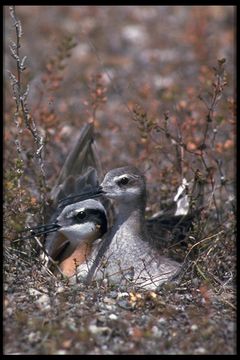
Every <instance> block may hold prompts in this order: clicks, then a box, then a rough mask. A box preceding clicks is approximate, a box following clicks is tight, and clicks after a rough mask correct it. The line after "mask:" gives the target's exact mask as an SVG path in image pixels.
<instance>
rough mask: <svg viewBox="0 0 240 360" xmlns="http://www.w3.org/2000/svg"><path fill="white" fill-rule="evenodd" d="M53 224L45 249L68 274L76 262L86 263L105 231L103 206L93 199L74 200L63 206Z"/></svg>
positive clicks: (75, 265) (72, 270)
mask: <svg viewBox="0 0 240 360" xmlns="http://www.w3.org/2000/svg"><path fill="white" fill-rule="evenodd" d="M56 224H57V226H58V229H57V230H56V232H55V234H54V237H53V238H52V240H51V242H48V243H50V244H51V246H49V247H48V249H47V253H48V255H49V256H50V257H51V259H53V260H55V261H57V262H58V263H59V267H60V269H61V271H62V273H63V274H64V275H66V276H69V277H71V276H73V275H74V274H75V271H76V267H77V266H79V265H80V264H82V263H87V260H88V257H89V256H90V254H91V252H92V250H93V248H94V247H96V245H97V242H96V240H97V239H101V237H102V236H103V235H104V233H105V232H106V231H107V214H106V210H105V208H104V207H103V205H102V204H101V203H100V202H99V201H96V200H94V199H88V200H85V201H81V202H77V203H75V204H72V205H67V206H66V207H65V208H64V209H63V211H62V212H61V213H60V215H58V217H57V219H56ZM95 242H96V244H95Z"/></svg>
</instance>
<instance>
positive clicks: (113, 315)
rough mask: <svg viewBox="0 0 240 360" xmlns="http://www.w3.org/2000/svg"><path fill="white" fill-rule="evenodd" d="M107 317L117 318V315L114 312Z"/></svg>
mask: <svg viewBox="0 0 240 360" xmlns="http://www.w3.org/2000/svg"><path fill="white" fill-rule="evenodd" d="M109 319H110V320H117V319H118V317H117V315H115V314H110V315H109Z"/></svg>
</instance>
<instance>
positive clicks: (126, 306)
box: [118, 300, 132, 310]
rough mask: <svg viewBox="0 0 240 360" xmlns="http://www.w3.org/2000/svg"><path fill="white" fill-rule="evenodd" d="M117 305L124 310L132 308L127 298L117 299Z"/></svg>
mask: <svg viewBox="0 0 240 360" xmlns="http://www.w3.org/2000/svg"><path fill="white" fill-rule="evenodd" d="M118 305H119V306H120V307H121V308H122V309H125V310H130V309H132V305H131V304H130V303H129V301H127V300H119V301H118Z"/></svg>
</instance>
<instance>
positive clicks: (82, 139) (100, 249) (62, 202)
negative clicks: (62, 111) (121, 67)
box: [28, 124, 196, 281]
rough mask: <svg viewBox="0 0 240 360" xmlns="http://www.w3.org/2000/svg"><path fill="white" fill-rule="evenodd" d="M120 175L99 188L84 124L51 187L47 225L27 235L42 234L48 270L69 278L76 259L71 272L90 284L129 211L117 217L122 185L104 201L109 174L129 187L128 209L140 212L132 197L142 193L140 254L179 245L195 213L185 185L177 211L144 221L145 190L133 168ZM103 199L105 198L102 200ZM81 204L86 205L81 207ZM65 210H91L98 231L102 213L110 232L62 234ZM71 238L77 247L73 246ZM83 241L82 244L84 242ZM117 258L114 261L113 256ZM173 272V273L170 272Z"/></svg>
mask: <svg viewBox="0 0 240 360" xmlns="http://www.w3.org/2000/svg"><path fill="white" fill-rule="evenodd" d="M122 169H123V168H121V169H120V170H121V171H123V170H122ZM120 170H119V169H113V170H111V171H110V172H109V173H108V174H106V176H105V178H104V181H103V182H102V184H101V185H102V186H99V183H100V178H101V177H102V168H101V162H100V160H99V158H98V153H97V152H96V150H95V148H94V127H93V124H85V126H84V127H83V129H82V130H81V133H80V135H79V137H78V139H77V141H76V144H75V146H74V147H73V148H72V150H71V151H70V152H69V154H68V156H67V158H66V160H65V162H64V164H63V167H62V170H61V172H60V174H59V176H58V178H57V181H56V182H55V185H54V186H53V189H52V191H51V198H50V205H49V206H48V208H47V211H46V219H47V220H48V223H49V224H47V225H42V226H39V227H36V228H32V229H31V228H30V229H28V230H30V231H32V235H33V236H34V235H40V234H45V241H44V254H42V255H44V259H45V265H46V266H48V267H51V265H52V263H53V260H54V261H58V264H59V267H60V269H61V270H63V271H62V272H63V273H65V274H66V275H67V276H72V275H73V267H72V263H73V259H76V261H75V260H74V261H75V263H74V264H75V265H74V269H75V270H76V268H77V266H76V265H79V266H78V269H79V273H82V270H84V272H85V276H87V281H89V279H90V278H91V276H92V273H93V272H94V269H95V268H96V264H97V263H99V261H100V259H101V258H102V257H103V255H104V251H105V248H107V247H108V245H109V244H110V242H111V241H112V239H113V238H114V232H116V233H117V234H118V235H119V231H116V229H117V227H118V226H119V224H120V223H121V216H122V215H123V214H125V213H128V212H129V211H126V209H127V206H125V208H126V209H125V210H123V211H119V210H120V209H121V208H122V205H121V204H125V203H126V199H124V191H123V190H124V184H122V187H121V191H120V192H119V191H118V196H117V197H116V196H113V193H112V195H111V191H110V192H109V191H108V193H107V196H106V193H105V192H106V191H105V190H106V189H105V185H104V184H105V183H106V179H110V178H109V176H110V175H109V174H115V175H114V176H117V177H118V176H120V178H119V181H120V182H124V181H127V182H128V184H125V185H126V189H127V188H128V191H127V192H126V193H125V195H126V194H127V196H128V203H129V204H131V199H132V204H135V205H137V207H139V202H138V200H137V199H138V197H139V196H140V195H139V196H137V193H136V194H135V192H139V191H140V193H141V196H140V199H141V201H140V202H141V206H140V208H141V212H140V213H141V221H140V222H139V221H138V222H136V221H135V224H134V228H135V230H134V231H137V227H138V226H139V223H140V224H141V226H142V229H141V234H142V235H144V236H141V241H140V243H139V249H140V250H139V251H140V252H141V251H143V248H144V247H142V241H143V242H146V243H147V244H145V248H146V251H147V250H149V249H152V248H155V249H158V250H159V249H162V248H164V247H166V246H167V244H168V242H169V241H170V240H171V241H172V240H173V241H174V242H175V243H176V242H178V240H179V239H180V240H181V239H182V238H184V237H186V234H187V232H188V230H189V228H190V227H191V225H192V223H193V220H194V218H195V215H196V214H195V212H191V213H188V206H187V210H186V201H185V200H184V199H187V197H186V196H184V197H183V195H182V194H183V191H184V189H185V187H186V186H185V185H186V183H184V182H183V184H182V185H181V186H180V187H179V189H178V193H177V195H176V196H175V199H174V200H175V204H176V205H177V209H176V211H175V213H171V214H169V213H163V214H157V215H154V216H153V217H152V218H149V219H145V216H144V212H145V208H143V207H144V206H145V203H146V184H145V180H144V177H143V176H142V175H141V174H140V173H139V171H138V170H137V169H136V168H134V167H127V168H126V169H125V170H126V174H121V172H120V175H118V172H119V171H120ZM134 174H135V175H134ZM122 175H126V176H122ZM125 177H126V179H125ZM128 177H129V179H128ZM134 178H135V180H137V179H138V183H137V181H136V183H135V185H136V186H135V187H134V188H133V187H132V185H133V179H134ZM115 180H116V179H115ZM115 180H112V185H113V190H114V191H115V190H116V186H117V184H116V183H115ZM109 184H111V182H109V183H108V186H109ZM114 186H115V189H114ZM118 187H119V185H118ZM119 188H120V187H119ZM104 189H105V190H104ZM126 189H125V190H126ZM104 193H105V196H103V194H104ZM115 195H116V194H115ZM96 197H98V202H95V203H93V202H92V201H94V200H93V199H92V200H91V201H90V199H91V198H96ZM112 197H114V203H112V202H111V201H110V200H109V199H110V198H112ZM179 197H181V201H182V200H184V201H183V203H184V206H185V209H184V212H182V210H181V209H182V208H183V207H181V208H180V207H179V204H180V202H181V201H179ZM118 198H119V199H120V200H119V201H118V200H117V199H118ZM82 201H87V202H85V203H84V204H83V203H82V204H81V202H82ZM100 204H101V205H100ZM132 204H131V205H132ZM68 206H70V207H71V206H73V209H75V210H76V209H80V208H84V206H85V207H86V209H88V210H90V209H91V210H92V211H90V212H88V220H89V222H90V223H92V224H95V226H96V225H100V224H98V223H96V221H97V220H99V219H102V220H103V215H102V214H104V213H105V217H106V219H107V220H106V221H107V223H108V228H109V230H108V232H107V233H105V235H104V232H105V231H103V229H106V227H105V226H104V225H103V226H102V230H101V231H99V232H97V231H90V229H89V228H88V229H89V233H88V234H87V235H86V236H85V234H84V231H85V230H86V224H85V225H84V222H83V223H80V224H75V225H78V226H77V227H76V226H75V230H76V231H74V232H73V231H70V227H69V226H70V224H69V223H68V226H65V227H64V228H65V229H64V230H63V229H61V228H60V225H59V223H58V221H59V219H62V221H63V220H64V219H65V217H66V216H67V215H66V214H67V213H68V211H69V210H70V209H69V208H68ZM130 209H131V207H130ZM116 210H117V211H118V215H116V214H115V212H116ZM97 213H98V214H97ZM65 220H66V219H65ZM72 220H74V219H72ZM75 221H76V219H75ZM106 221H105V220H104V221H103V222H104V223H105V222H106ZM113 224H115V226H113ZM143 224H144V225H143ZM83 225H84V226H83ZM125 227H126V226H124V227H122V229H124V228H125ZM34 229H35V230H34ZM95 230H96V228H95ZM63 231H65V232H66V231H67V232H66V233H65V235H64V234H63ZM134 231H133V230H132V231H131V232H130V234H133V233H134ZM66 234H67V235H66ZM70 234H71V235H70ZM75 236H76V238H77V239H79V240H80V241H78V240H73V238H74V237H75ZM84 236H85V240H86V241H85V242H84ZM97 237H98V238H97ZM93 238H94V240H93ZM101 238H102V239H101ZM88 242H89V244H91V246H87V248H88V251H87V252H86V251H85V250H84V249H85V247H86V246H85V245H84V246H85V247H84V246H80V244H81V245H83V244H84V243H85V244H86V243H88ZM113 244H114V242H113ZM149 245H150V246H149ZM110 248H112V245H111V246H110ZM81 249H82V250H83V251H84V254H83V255H80V250H81ZM141 249H142V250H141ZM75 251H76V252H75ZM147 253H148V251H147ZM46 254H47V258H46ZM118 254H119V253H118ZM141 254H142V252H141ZM76 255H77V257H76ZM115 255H116V256H117V252H116V254H115ZM158 255H159V252H158ZM116 256H115V258H116ZM87 257H88V258H87ZM77 258H81V259H83V258H84V259H85V261H78V260H77ZM171 261H172V260H168V262H169V264H173V263H172V262H171ZM166 262H167V260H166V259H165V264H166ZM90 263H91V264H92V267H91V268H89V264H90ZM68 264H71V266H70V270H67V268H68ZM161 266H163V265H161ZM174 266H175V267H178V265H176V264H175V265H174ZM174 266H173V267H174ZM170 267H171V266H170ZM89 269H90V271H89ZM172 269H173V268H172ZM172 272H174V271H173V270H172ZM165 277H167V278H170V277H171V276H170V274H169V276H165Z"/></svg>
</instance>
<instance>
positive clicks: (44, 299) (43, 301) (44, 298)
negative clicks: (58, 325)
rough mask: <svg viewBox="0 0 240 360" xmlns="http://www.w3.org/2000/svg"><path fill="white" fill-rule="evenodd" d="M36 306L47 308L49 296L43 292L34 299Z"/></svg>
mask: <svg viewBox="0 0 240 360" xmlns="http://www.w3.org/2000/svg"><path fill="white" fill-rule="evenodd" d="M36 304H37V306H38V307H39V308H40V309H41V310H49V309H50V298H49V296H48V295H47V294H43V295H42V296H40V298H39V299H37V300H36Z"/></svg>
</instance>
